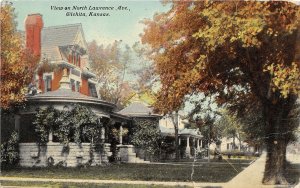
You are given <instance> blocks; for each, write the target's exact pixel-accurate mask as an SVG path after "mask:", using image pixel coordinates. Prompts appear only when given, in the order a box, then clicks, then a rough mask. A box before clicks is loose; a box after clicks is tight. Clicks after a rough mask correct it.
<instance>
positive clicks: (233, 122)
mask: <svg viewBox="0 0 300 188" xmlns="http://www.w3.org/2000/svg"><path fill="white" fill-rule="evenodd" d="M219 123H220V124H222V125H223V127H224V130H223V135H224V136H227V137H229V138H232V139H233V146H234V148H235V146H236V144H235V138H237V139H238V141H239V150H241V149H242V148H241V145H242V141H244V140H245V136H246V135H245V133H244V132H243V125H242V122H241V121H240V119H239V118H238V117H237V116H236V114H230V113H229V112H228V111H226V110H224V111H223V112H222V117H221V119H220V120H219Z"/></svg>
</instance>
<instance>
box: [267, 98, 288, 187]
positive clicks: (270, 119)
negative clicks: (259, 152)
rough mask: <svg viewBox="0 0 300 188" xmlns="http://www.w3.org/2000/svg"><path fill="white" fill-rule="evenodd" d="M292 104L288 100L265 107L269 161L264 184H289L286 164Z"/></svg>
mask: <svg viewBox="0 0 300 188" xmlns="http://www.w3.org/2000/svg"><path fill="white" fill-rule="evenodd" d="M291 108H292V106H291V105H288V103H286V102H278V103H277V104H276V105H269V106H265V107H264V118H265V123H266V146H267V161H266V164H265V172H264V178H263V183H264V184H272V185H274V184H287V183H288V182H287V180H286V179H285V177H284V168H285V166H286V156H285V155H286V147H287V144H288V143H289V141H290V138H291V137H290V132H291V131H290V130H289V128H290V127H289V126H288V123H286V122H287V121H284V120H286V119H288V114H289V112H290V110H291Z"/></svg>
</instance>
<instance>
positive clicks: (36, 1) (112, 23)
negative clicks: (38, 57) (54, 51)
mask: <svg viewBox="0 0 300 188" xmlns="http://www.w3.org/2000/svg"><path fill="white" fill-rule="evenodd" d="M12 2H13V6H14V7H15V12H16V13H17V22H18V30H24V20H25V17H26V15H28V14H32V13H40V14H42V15H43V20H44V27H48V26H55V25H64V24H73V23H81V24H82V26H83V31H84V33H85V38H86V40H87V42H90V41H92V40H96V41H97V42H98V43H99V44H109V43H111V42H113V41H114V40H122V41H123V42H124V43H127V44H129V45H132V44H134V42H136V41H139V40H140V38H139V34H140V33H142V32H143V28H144V25H143V24H142V23H140V21H141V20H143V19H144V18H152V17H153V15H154V14H155V13H156V12H162V11H166V10H168V6H163V5H162V4H161V2H160V1H158V0H150V1H149V0H148V1H144V0H139V1H125V0H123V1H111V0H110V1H106V0H93V1H90V0H85V1H78V0H77V1H74V0H64V1H63V0H56V1H50V0H14V1H12ZM51 6H52V9H51ZM54 6H55V7H71V11H69V10H54ZM73 6H78V7H83V8H84V7H85V6H86V7H87V9H89V7H90V6H92V7H107V6H109V7H114V10H111V11H105V10H102V11H101V10H100V11H93V10H81V11H79V10H72V9H73ZM119 6H122V7H127V10H117V9H118V7H119ZM91 11H93V12H100V13H103V12H104V13H109V14H110V16H86V17H85V16H66V13H67V12H73V13H75V12H85V13H86V14H87V15H88V14H89V12H91Z"/></svg>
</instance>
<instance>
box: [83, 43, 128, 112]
mask: <svg viewBox="0 0 300 188" xmlns="http://www.w3.org/2000/svg"><path fill="white" fill-rule="evenodd" d="M88 51H89V55H90V58H91V60H92V61H91V69H92V70H93V72H95V73H96V75H97V76H96V79H97V82H98V83H99V84H100V87H99V88H98V89H99V93H100V95H101V98H102V99H104V100H106V101H110V102H112V103H114V104H116V105H118V106H122V105H124V104H123V100H125V99H126V98H127V97H128V95H129V94H130V93H131V87H130V86H129V84H128V82H127V81H126V80H125V75H126V73H127V71H128V64H130V63H131V48H130V47H129V46H128V45H125V47H124V45H122V41H114V42H113V43H112V44H109V45H107V46H104V45H98V44H97V42H96V41H92V42H90V43H89V44H88Z"/></svg>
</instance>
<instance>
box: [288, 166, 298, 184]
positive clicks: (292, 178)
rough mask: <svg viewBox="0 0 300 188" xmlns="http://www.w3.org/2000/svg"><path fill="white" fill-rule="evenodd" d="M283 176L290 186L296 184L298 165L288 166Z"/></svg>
mask: <svg viewBox="0 0 300 188" xmlns="http://www.w3.org/2000/svg"><path fill="white" fill-rule="evenodd" d="M284 175H285V177H286V179H287V181H288V182H289V183H290V184H298V183H299V179H300V164H288V166H287V169H286V171H285V174H284Z"/></svg>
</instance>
